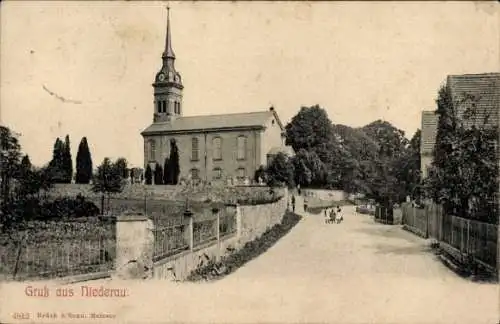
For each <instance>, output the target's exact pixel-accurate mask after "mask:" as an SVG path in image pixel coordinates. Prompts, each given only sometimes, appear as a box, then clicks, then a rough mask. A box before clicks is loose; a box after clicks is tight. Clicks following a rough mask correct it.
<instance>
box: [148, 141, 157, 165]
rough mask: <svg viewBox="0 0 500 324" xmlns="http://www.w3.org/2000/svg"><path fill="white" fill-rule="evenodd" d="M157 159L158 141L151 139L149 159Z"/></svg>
mask: <svg viewBox="0 0 500 324" xmlns="http://www.w3.org/2000/svg"><path fill="white" fill-rule="evenodd" d="M155 160H156V143H155V141H154V140H149V161H155Z"/></svg>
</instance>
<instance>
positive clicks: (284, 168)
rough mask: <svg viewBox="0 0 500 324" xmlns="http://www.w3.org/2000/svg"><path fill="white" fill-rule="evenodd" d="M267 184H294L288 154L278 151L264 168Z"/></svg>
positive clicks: (272, 185)
mask: <svg viewBox="0 0 500 324" xmlns="http://www.w3.org/2000/svg"><path fill="white" fill-rule="evenodd" d="M265 174H266V180H267V184H268V185H269V186H271V187H274V186H282V185H288V186H290V187H292V186H293V184H294V179H293V177H294V174H293V165H292V163H291V161H290V160H289V158H288V156H286V154H284V153H281V152H280V153H278V154H276V156H275V157H274V158H273V159H272V160H271V162H270V163H269V165H268V166H267V168H266V170H265Z"/></svg>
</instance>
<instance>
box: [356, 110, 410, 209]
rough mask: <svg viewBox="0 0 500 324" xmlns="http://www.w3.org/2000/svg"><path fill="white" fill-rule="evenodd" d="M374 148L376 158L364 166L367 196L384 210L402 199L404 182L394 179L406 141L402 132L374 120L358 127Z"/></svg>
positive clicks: (385, 123)
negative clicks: (370, 139)
mask: <svg viewBox="0 0 500 324" xmlns="http://www.w3.org/2000/svg"><path fill="white" fill-rule="evenodd" d="M362 130H363V131H364V132H365V133H366V134H367V135H368V136H369V137H371V138H372V139H373V141H374V142H375V143H376V145H377V155H376V158H375V159H374V160H373V161H371V162H370V164H371V165H365V167H367V171H368V173H367V175H368V177H367V178H366V180H367V182H366V184H367V188H368V196H369V197H371V198H374V199H375V200H376V201H378V202H379V203H381V204H383V205H384V206H385V207H387V208H388V209H390V210H392V208H390V205H391V204H392V203H394V202H396V201H400V200H402V199H404V198H403V197H404V195H405V190H404V186H405V184H404V183H401V181H400V179H399V178H398V172H399V171H398V168H399V167H398V163H399V161H400V160H401V158H402V157H403V156H404V154H405V152H406V149H407V146H408V140H407V139H406V138H405V136H404V131H402V130H400V129H397V128H396V127H394V126H393V125H391V124H390V123H389V122H386V121H382V120H377V121H375V122H373V123H370V124H368V125H366V126H364V127H363V128H362Z"/></svg>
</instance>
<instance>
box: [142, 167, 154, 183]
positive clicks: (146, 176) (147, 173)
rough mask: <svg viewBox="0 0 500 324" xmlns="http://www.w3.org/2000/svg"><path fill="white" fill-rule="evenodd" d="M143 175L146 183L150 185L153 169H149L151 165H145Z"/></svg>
mask: <svg viewBox="0 0 500 324" xmlns="http://www.w3.org/2000/svg"><path fill="white" fill-rule="evenodd" d="M144 177H145V179H146V184H147V185H150V184H152V183H153V171H151V167H150V166H149V164H148V166H147V167H146V171H145V174H144Z"/></svg>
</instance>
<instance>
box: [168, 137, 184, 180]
mask: <svg viewBox="0 0 500 324" xmlns="http://www.w3.org/2000/svg"><path fill="white" fill-rule="evenodd" d="M169 161H170V163H169V164H170V165H169V173H170V174H171V177H172V178H171V183H172V184H173V185H176V184H177V183H178V182H179V175H180V173H181V169H180V165H179V149H178V148H177V143H176V142H175V139H171V140H170V159H169Z"/></svg>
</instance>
